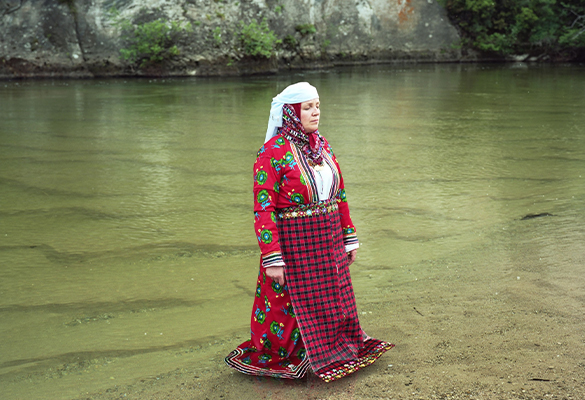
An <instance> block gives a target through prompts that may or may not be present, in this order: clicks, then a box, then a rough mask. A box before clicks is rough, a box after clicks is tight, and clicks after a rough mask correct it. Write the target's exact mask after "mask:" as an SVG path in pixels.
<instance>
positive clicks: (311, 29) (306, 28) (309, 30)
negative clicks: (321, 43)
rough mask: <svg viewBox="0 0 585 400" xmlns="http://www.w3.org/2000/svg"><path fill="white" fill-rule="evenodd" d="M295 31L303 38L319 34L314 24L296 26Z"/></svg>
mask: <svg viewBox="0 0 585 400" xmlns="http://www.w3.org/2000/svg"><path fill="white" fill-rule="evenodd" d="M295 30H296V31H297V32H298V33H300V34H301V35H303V36H306V35H312V34H313V33H317V28H315V25H313V24H302V25H297V26H295Z"/></svg>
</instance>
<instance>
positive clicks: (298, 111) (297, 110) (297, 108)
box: [291, 103, 302, 119]
mask: <svg viewBox="0 0 585 400" xmlns="http://www.w3.org/2000/svg"><path fill="white" fill-rule="evenodd" d="M301 104H302V103H295V104H291V106H292V108H293V110H295V114H297V117H299V119H301Z"/></svg>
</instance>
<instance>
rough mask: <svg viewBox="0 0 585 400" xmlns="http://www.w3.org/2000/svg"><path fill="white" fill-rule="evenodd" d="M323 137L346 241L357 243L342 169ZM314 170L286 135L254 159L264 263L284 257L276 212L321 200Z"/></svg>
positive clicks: (256, 218) (256, 215)
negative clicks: (277, 227)
mask: <svg viewBox="0 0 585 400" xmlns="http://www.w3.org/2000/svg"><path fill="white" fill-rule="evenodd" d="M323 140H324V151H323V158H324V162H327V163H328V164H329V166H330V167H331V169H332V171H333V174H334V182H333V188H332V190H333V193H331V196H330V197H331V198H332V199H335V200H336V201H337V203H338V205H339V212H340V216H341V229H343V230H344V232H343V234H344V241H345V243H346V244H348V243H356V242H357V233H356V230H355V226H354V225H353V222H352V221H351V217H350V214H349V207H348V204H347V200H346V195H345V188H344V184H343V177H342V175H341V170H340V168H339V164H338V163H337V159H336V157H335V155H334V154H333V151H332V150H331V147H330V146H329V143H328V142H327V141H326V140H325V139H323ZM314 174H315V172H314V170H313V169H312V168H310V166H309V164H308V162H307V159H306V157H305V155H304V154H303V153H302V152H300V151H299V150H298V149H297V148H296V146H295V145H293V144H292V143H291V142H289V141H288V140H287V139H285V138H284V137H283V136H280V135H278V136H275V137H274V138H272V139H271V140H269V141H268V142H266V143H265V144H264V146H262V147H261V148H260V150H259V151H258V158H257V159H256V162H255V163H254V230H255V231H256V237H257V238H258V243H259V245H260V251H261V252H262V258H263V266H264V267H268V266H270V265H271V264H274V263H276V262H278V261H282V259H281V248H280V241H279V234H278V231H277V229H276V220H275V216H274V212H275V211H276V210H277V209H282V208H288V207H291V206H296V205H298V204H310V203H314V202H317V201H319V198H318V193H317V186H316V183H315V178H314Z"/></svg>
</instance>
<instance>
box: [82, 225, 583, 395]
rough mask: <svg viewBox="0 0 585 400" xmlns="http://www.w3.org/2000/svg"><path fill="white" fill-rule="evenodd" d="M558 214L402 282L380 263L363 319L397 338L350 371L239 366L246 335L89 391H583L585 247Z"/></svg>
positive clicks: (377, 333)
mask: <svg viewBox="0 0 585 400" xmlns="http://www.w3.org/2000/svg"><path fill="white" fill-rule="evenodd" d="M549 221H552V222H554V223H550V222H549ZM549 221H546V220H545V219H542V220H540V221H539V220H534V221H529V222H522V223H520V222H515V223H513V224H511V225H510V226H509V227H508V229H507V230H506V231H504V233H500V234H497V235H493V236H492V237H491V238H490V240H488V241H487V242H485V243H484V244H482V245H481V246H480V248H477V247H474V248H473V251H470V252H461V253H460V254H454V255H451V256H450V257H447V258H444V259H440V260H432V261H426V262H423V263H420V264H418V265H412V266H404V268H409V269H410V270H411V271H414V275H413V276H417V275H418V276H419V278H413V279H412V280H411V281H410V282H407V283H403V284H400V285H393V284H392V283H387V284H386V285H383V283H382V282H379V281H376V274H375V271H371V272H373V273H372V276H373V278H372V285H373V286H375V287H377V288H380V292H379V296H378V297H377V298H378V300H377V301H373V302H372V301H370V302H367V301H363V300H362V301H360V300H359V299H358V308H359V310H360V313H361V316H360V317H361V322H362V325H363V326H364V327H365V329H366V331H367V332H368V333H369V334H370V335H372V336H374V337H379V338H381V339H385V340H389V341H392V342H393V343H395V344H396V348H394V349H393V350H390V351H389V352H388V353H386V354H385V355H384V356H382V358H381V359H380V360H379V361H378V362H377V363H375V364H374V365H372V366H371V367H368V368H366V369H365V370H363V371H361V372H358V373H356V374H354V375H353V376H350V377H348V378H345V379H342V380H340V381H337V382H333V383H329V384H326V383H323V382H321V381H320V380H319V379H317V378H316V377H315V376H309V377H307V378H305V379H303V380H300V381H279V380H274V379H266V378H262V379H260V378H255V377H249V376H245V375H241V374H239V373H237V372H235V371H231V370H230V369H229V368H227V367H226V366H225V365H224V364H223V362H222V357H223V356H225V354H227V353H228V352H229V351H230V350H231V348H232V347H233V346H235V345H236V344H237V343H238V342H240V341H241V337H240V338H235V339H233V340H229V341H226V342H223V343H219V344H217V345H216V346H214V349H213V350H212V352H211V353H210V357H209V362H206V364H205V365H198V366H194V368H193V370H181V371H175V372H173V373H170V374H167V375H165V376H158V377H156V378H151V379H147V380H143V381H142V382H137V383H136V384H135V385H132V386H123V387H114V388H111V389H110V390H109V391H108V392H103V393H94V394H90V395H88V396H87V397H81V398H90V399H119V398H130V399H210V400H211V399H237V400H242V399H296V400H301V399H315V400H316V399H583V398H585V357H584V356H585V342H584V337H585V336H584V333H585V319H584V318H583V311H584V309H585V306H584V299H585V289H584V287H585V284H584V283H585V277H584V276H583V274H582V273H580V272H579V271H580V270H581V269H582V268H581V266H582V265H583V261H585V256H584V254H585V252H584V251H583V250H585V249H584V247H585V246H584V245H582V244H581V245H580V247H579V246H575V241H571V240H569V242H571V243H572V245H571V246H568V247H564V246H563V244H562V243H555V240H556V239H554V236H553V235H552V233H553V231H554V230H555V229H556V228H555V224H557V223H558V221H554V220H553V219H552V218H551V219H550V220H549ZM527 228H528V229H527ZM535 228H538V234H536V233H535V232H536V231H535ZM574 234H575V235H578V232H575V233H574ZM512 237H513V238H514V241H513V243H516V244H515V245H514V246H510V243H511V242H510V238H512ZM518 243H520V244H519V245H518ZM512 247H513V248H512ZM486 271H487V272H486ZM362 272H363V271H362ZM360 290H361V289H360V287H356V292H357V293H358V297H359V292H360ZM242 335H243V336H245V332H242ZM243 336H242V337H243Z"/></svg>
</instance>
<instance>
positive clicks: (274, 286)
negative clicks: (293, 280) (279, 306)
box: [272, 281, 284, 294]
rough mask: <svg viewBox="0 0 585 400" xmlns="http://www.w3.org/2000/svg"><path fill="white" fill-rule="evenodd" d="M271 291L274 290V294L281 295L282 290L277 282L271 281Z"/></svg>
mask: <svg viewBox="0 0 585 400" xmlns="http://www.w3.org/2000/svg"><path fill="white" fill-rule="evenodd" d="M272 290H274V293H276V294H281V293H282V291H283V290H284V288H283V287H282V286H280V284H279V283H278V282H275V281H272Z"/></svg>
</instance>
